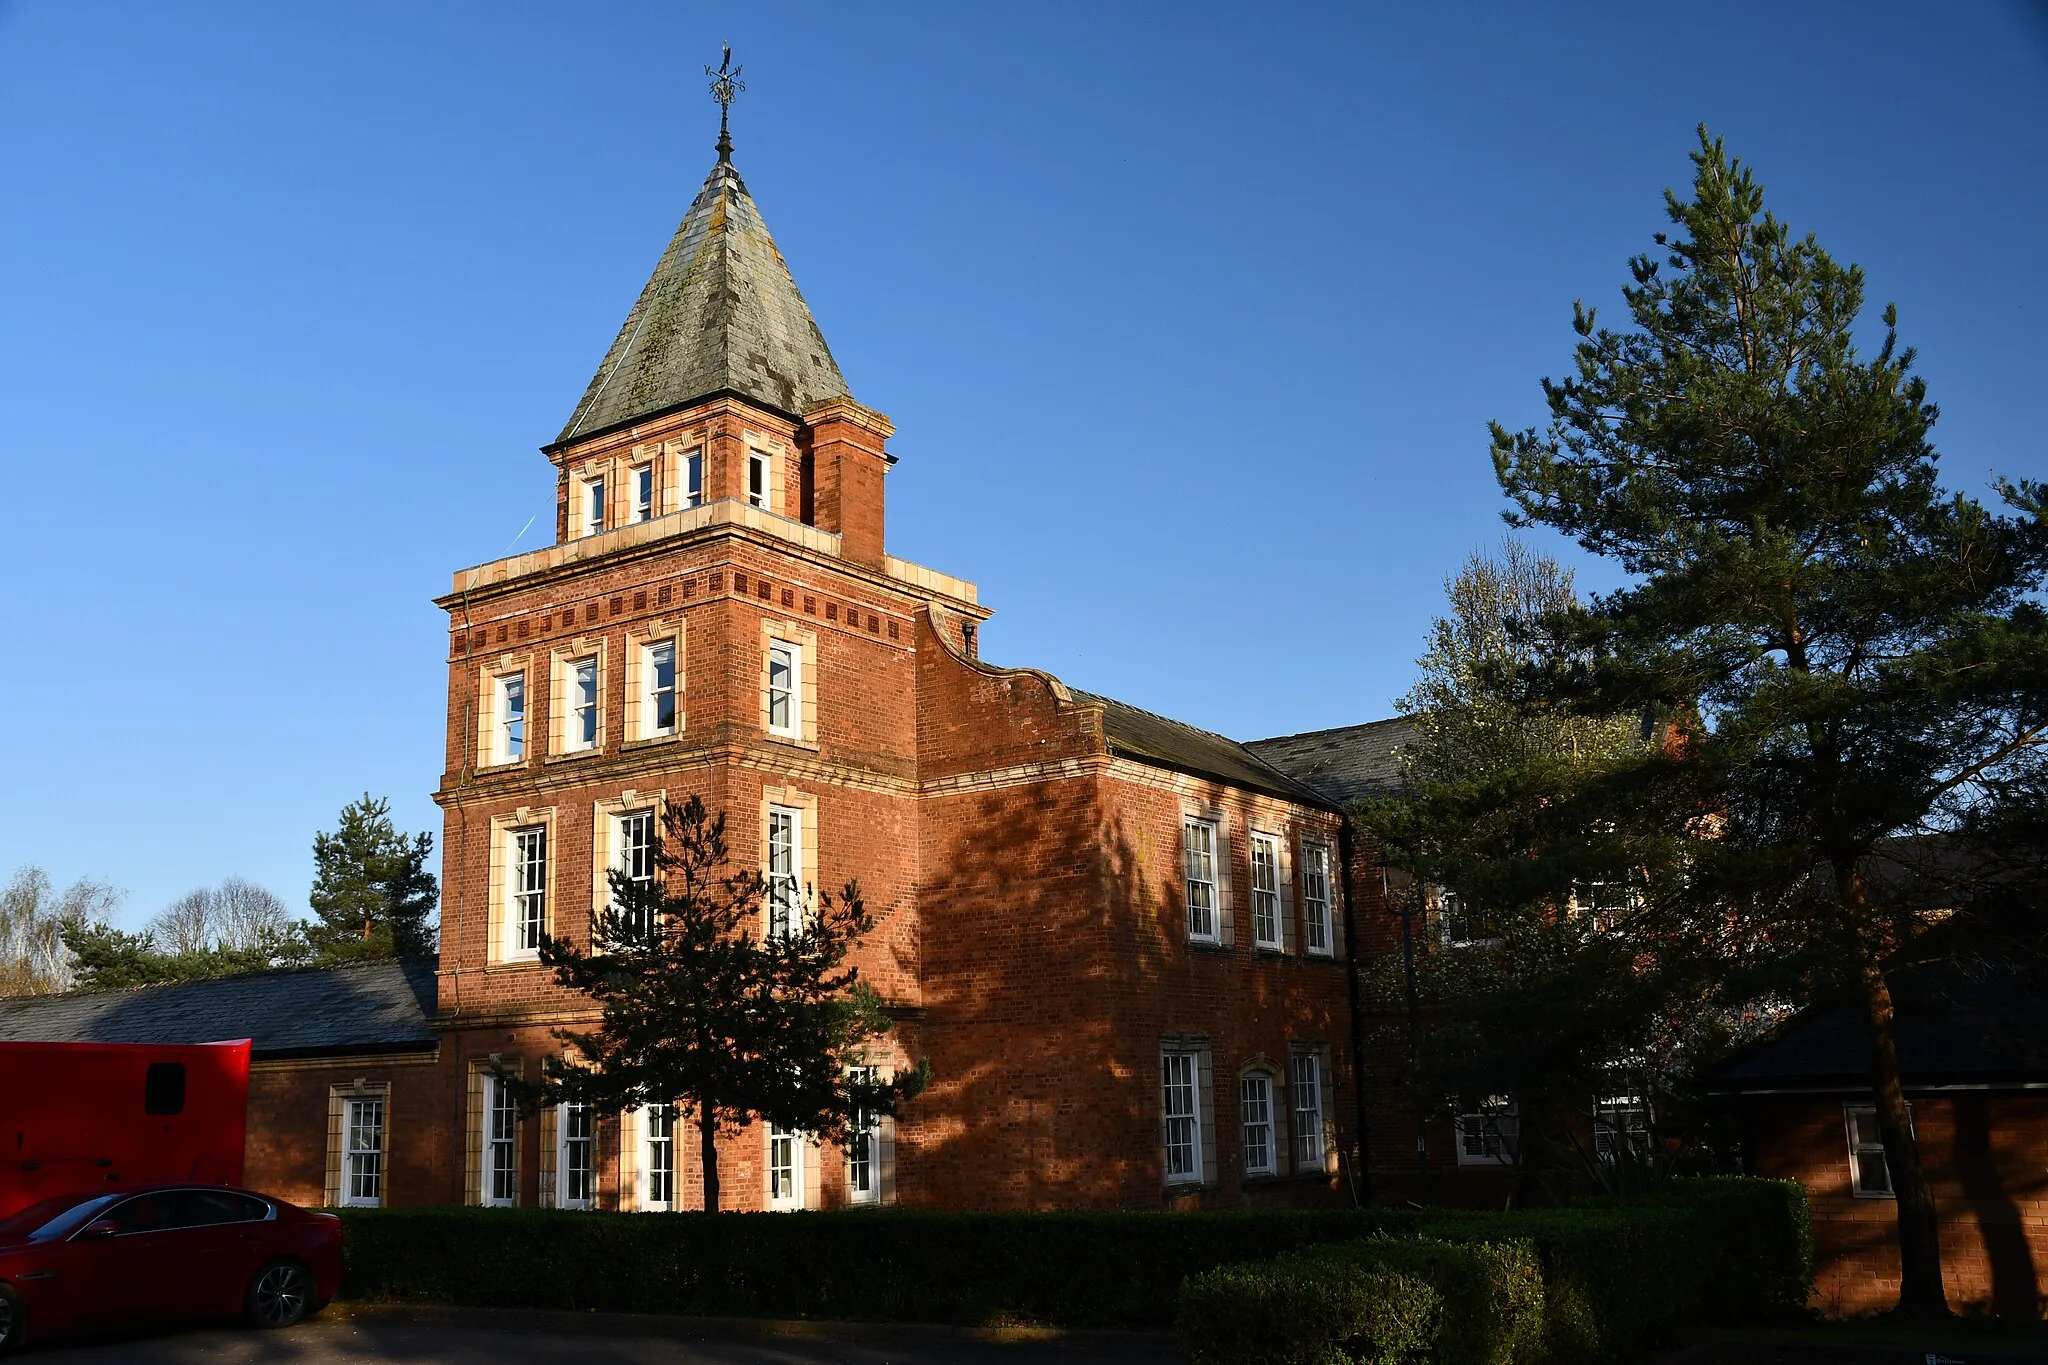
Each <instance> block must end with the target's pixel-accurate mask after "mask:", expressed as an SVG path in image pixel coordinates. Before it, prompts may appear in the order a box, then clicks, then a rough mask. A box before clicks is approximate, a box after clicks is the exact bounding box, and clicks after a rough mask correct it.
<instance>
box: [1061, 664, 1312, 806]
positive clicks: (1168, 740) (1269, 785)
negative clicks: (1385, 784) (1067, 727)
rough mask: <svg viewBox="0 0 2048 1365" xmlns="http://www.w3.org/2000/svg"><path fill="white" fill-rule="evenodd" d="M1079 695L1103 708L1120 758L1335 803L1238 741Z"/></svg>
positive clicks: (1086, 694)
mask: <svg viewBox="0 0 2048 1365" xmlns="http://www.w3.org/2000/svg"><path fill="white" fill-rule="evenodd" d="M1073 695H1074V697H1075V699H1076V700H1078V701H1083V702H1090V703H1095V704H1099V705H1100V706H1101V707H1102V708H1103V717H1102V729H1103V735H1104V737H1105V738H1106V739H1108V741H1109V751H1110V752H1111V753H1112V754H1115V755H1117V756H1118V757H1121V758H1128V759H1131V760H1133V761H1135V762H1138V763H1147V764H1150V765H1151V766H1153V767H1155V768H1170V769H1172V770H1173V771H1174V772H1182V773H1187V774H1189V775H1191V776H1194V777H1206V778H1209V779H1211V780H1213V781H1217V782H1224V783H1228V784H1229V785H1230V786H1233V787H1243V788H1245V789H1247V790H1249V791H1256V792H1265V793H1266V794H1267V795H1269V796H1278V797H1281V798H1283V799H1285V800H1288V801H1300V802H1303V803H1305V804H1307V805H1311V806H1327V805H1329V802H1328V801H1326V800H1324V799H1323V798H1322V797H1321V796H1319V795H1317V794H1316V792H1315V791H1314V789H1312V788H1310V787H1305V786H1303V785H1302V784H1301V783H1299V782H1296V781H1295V780H1294V779H1293V778H1291V777H1289V776H1288V775H1287V774H1286V773H1283V772H1281V771H1279V770H1278V769H1276V768H1274V767H1273V766H1272V765H1271V764H1268V763H1266V762H1265V761H1264V760H1262V759H1260V758H1259V756H1258V755H1257V754H1254V753H1252V752H1251V751H1250V750H1249V749H1247V748H1246V747H1245V746H1244V745H1242V744H1239V743H1238V742H1237V741H1236V740H1234V739H1226V738H1224V737H1223V736H1222V735H1219V734H1213V733H1211V732H1210V731H1208V730H1199V729H1196V728H1195V727H1194V726H1192V725H1189V724H1186V723H1185V722H1183V721H1177V720H1169V719H1167V718H1166V717H1165V716H1155V715H1154V714H1152V713H1151V712H1150V711H1145V710H1141V709H1140V708H1138V707H1135V706H1131V705H1128V704H1127V703H1124V702H1120V701H1115V700H1112V699H1111V698H1109V697H1098V696H1096V695H1095V694H1094V693H1092V692H1082V691H1078V690H1075V691H1074V693H1073Z"/></svg>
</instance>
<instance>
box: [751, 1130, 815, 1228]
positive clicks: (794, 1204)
mask: <svg viewBox="0 0 2048 1365" xmlns="http://www.w3.org/2000/svg"><path fill="white" fill-rule="evenodd" d="M760 1128H761V1207H762V1208H764V1209H772V1210H776V1211H785V1212H794V1211H796V1210H799V1209H815V1208H817V1207H818V1186H819V1185H820V1184H821V1183H822V1182H821V1179H820V1177H821V1176H822V1175H823V1173H824V1163H823V1161H822V1160H821V1159H820V1152H819V1147H818V1140H817V1138H816V1137H814V1136H812V1135H811V1134H809V1133H807V1132H805V1131H804V1130H803V1129H801V1128H799V1129H797V1130H796V1131H795V1132H794V1133H793V1134H792V1135H791V1136H792V1139H793V1142H794V1145H795V1148H796V1150H795V1151H794V1152H792V1153H791V1154H790V1157H791V1166H792V1168H793V1175H794V1178H795V1181H796V1194H795V1197H794V1198H780V1199H778V1198H776V1197H775V1196H774V1195H773V1194H771V1193H770V1189H771V1186H770V1184H769V1176H770V1168H769V1159H770V1153H771V1152H772V1150H773V1144H774V1142H775V1127H774V1125H773V1124H769V1123H763V1124H761V1125H760Z"/></svg>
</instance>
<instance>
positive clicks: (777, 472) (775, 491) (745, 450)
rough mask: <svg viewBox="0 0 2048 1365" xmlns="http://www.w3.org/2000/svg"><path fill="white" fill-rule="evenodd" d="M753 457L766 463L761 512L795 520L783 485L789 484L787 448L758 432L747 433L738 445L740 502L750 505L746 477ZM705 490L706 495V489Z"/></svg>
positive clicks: (707, 472) (748, 484) (748, 480)
mask: <svg viewBox="0 0 2048 1365" xmlns="http://www.w3.org/2000/svg"><path fill="white" fill-rule="evenodd" d="M757 455H758V456H760V457H762V458H763V459H764V460H766V461H767V464H768V470H767V475H766V477H767V480H768V501H767V503H766V504H765V505H763V506H762V507H761V510H762V511H764V512H771V513H773V514H774V515H776V516H778V517H786V518H788V519H789V520H792V521H794V520H796V518H795V516H794V515H793V514H792V513H791V512H790V511H789V510H788V507H789V489H788V488H787V487H786V486H785V485H787V484H788V482H789V474H790V459H789V447H788V446H787V445H786V444H784V443H783V442H781V441H777V440H774V439H772V438H770V437H768V436H765V435H763V434H761V433H760V432H756V431H748V432H747V433H746V434H745V436H744V438H743V440H742V442H741V450H740V480H739V498H740V501H741V502H743V503H746V504H747V505H748V506H753V505H754V504H753V502H752V501H751V498H750V478H751V473H752V465H753V460H754V457H755V456H757ZM705 474H706V477H707V478H708V477H709V474H710V471H709V470H706V471H705ZM706 491H707V492H708V491H709V490H706Z"/></svg>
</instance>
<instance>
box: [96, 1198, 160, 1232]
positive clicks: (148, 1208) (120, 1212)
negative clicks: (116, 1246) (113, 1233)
mask: <svg viewBox="0 0 2048 1365" xmlns="http://www.w3.org/2000/svg"><path fill="white" fill-rule="evenodd" d="M175 1202H176V1201H175V1199H174V1197H173V1195H172V1194H171V1193H169V1192H168V1191H158V1192H156V1193H153V1194H138V1195H136V1196H135V1197H134V1198H133V1199H124V1200H122V1201H121V1202H120V1203H118V1204H116V1205H114V1207H113V1208H111V1209H108V1210H107V1211H106V1212H105V1213H104V1214H102V1215H101V1218H102V1219H103V1220H104V1221H106V1222H110V1223H112V1224H113V1225H114V1226H115V1227H117V1228H119V1229H120V1230H121V1231H122V1232H160V1231H162V1230H163V1229H165V1228H170V1227H176V1226H177V1223H176V1222H175V1221H173V1220H174V1215H175V1213H176V1209H175V1208H174V1204H175Z"/></svg>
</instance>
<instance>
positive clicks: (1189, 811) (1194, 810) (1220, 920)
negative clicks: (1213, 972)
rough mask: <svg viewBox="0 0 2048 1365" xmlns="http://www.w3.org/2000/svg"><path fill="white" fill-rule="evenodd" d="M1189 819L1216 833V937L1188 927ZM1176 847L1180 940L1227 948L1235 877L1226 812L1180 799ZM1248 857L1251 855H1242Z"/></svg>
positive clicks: (1232, 931) (1233, 932)
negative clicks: (1178, 862)
mask: <svg viewBox="0 0 2048 1365" xmlns="http://www.w3.org/2000/svg"><path fill="white" fill-rule="evenodd" d="M1190 821H1197V822H1200V823H1204V824H1207V825H1209V826H1210V827H1211V828H1212V829H1213V830H1214V831H1215V836H1216V847H1215V850H1214V857H1213V860H1212V865H1213V867H1214V870H1215V877H1216V905H1215V915H1216V936H1215V937H1214V938H1204V937H1199V936H1197V935H1196V934H1194V933H1193V932H1191V930H1190V929H1189V926H1188V897H1187V866H1188V864H1187V856H1188V845H1187V839H1188V835H1187V827H1188V823H1189V822H1190ZM1174 843H1175V845H1176V846H1177V847H1178V849H1179V850H1180V868H1179V872H1178V875H1177V876H1176V877H1175V881H1176V882H1178V883H1179V886H1180V892H1181V894H1180V901H1179V911H1180V921H1181V922H1180V939H1181V941H1182V942H1184V943H1186V944H1188V945H1189V946H1190V947H1194V948H1205V949H1216V948H1231V947H1235V946H1236V944H1237V904H1236V899H1235V897H1234V895H1233V893H1232V888H1233V887H1234V885H1235V884H1236V880H1237V879H1236V878H1235V877H1234V876H1233V875H1232V873H1233V872H1234V871H1235V864H1234V863H1233V862H1232V861H1231V858H1232V854H1231V851H1230V850H1231V838H1230V813H1229V812H1228V811H1226V810H1224V809H1223V808H1222V807H1221V806H1215V805H1207V804H1204V803H1202V802H1199V801H1190V800H1183V801H1182V802H1181V809H1180V833H1179V837H1178V838H1177V839H1175V841H1174ZM1245 856H1246V857H1247V858H1249V857H1250V856H1251V855H1250V854H1249V853H1247V854H1246V855H1245Z"/></svg>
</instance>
